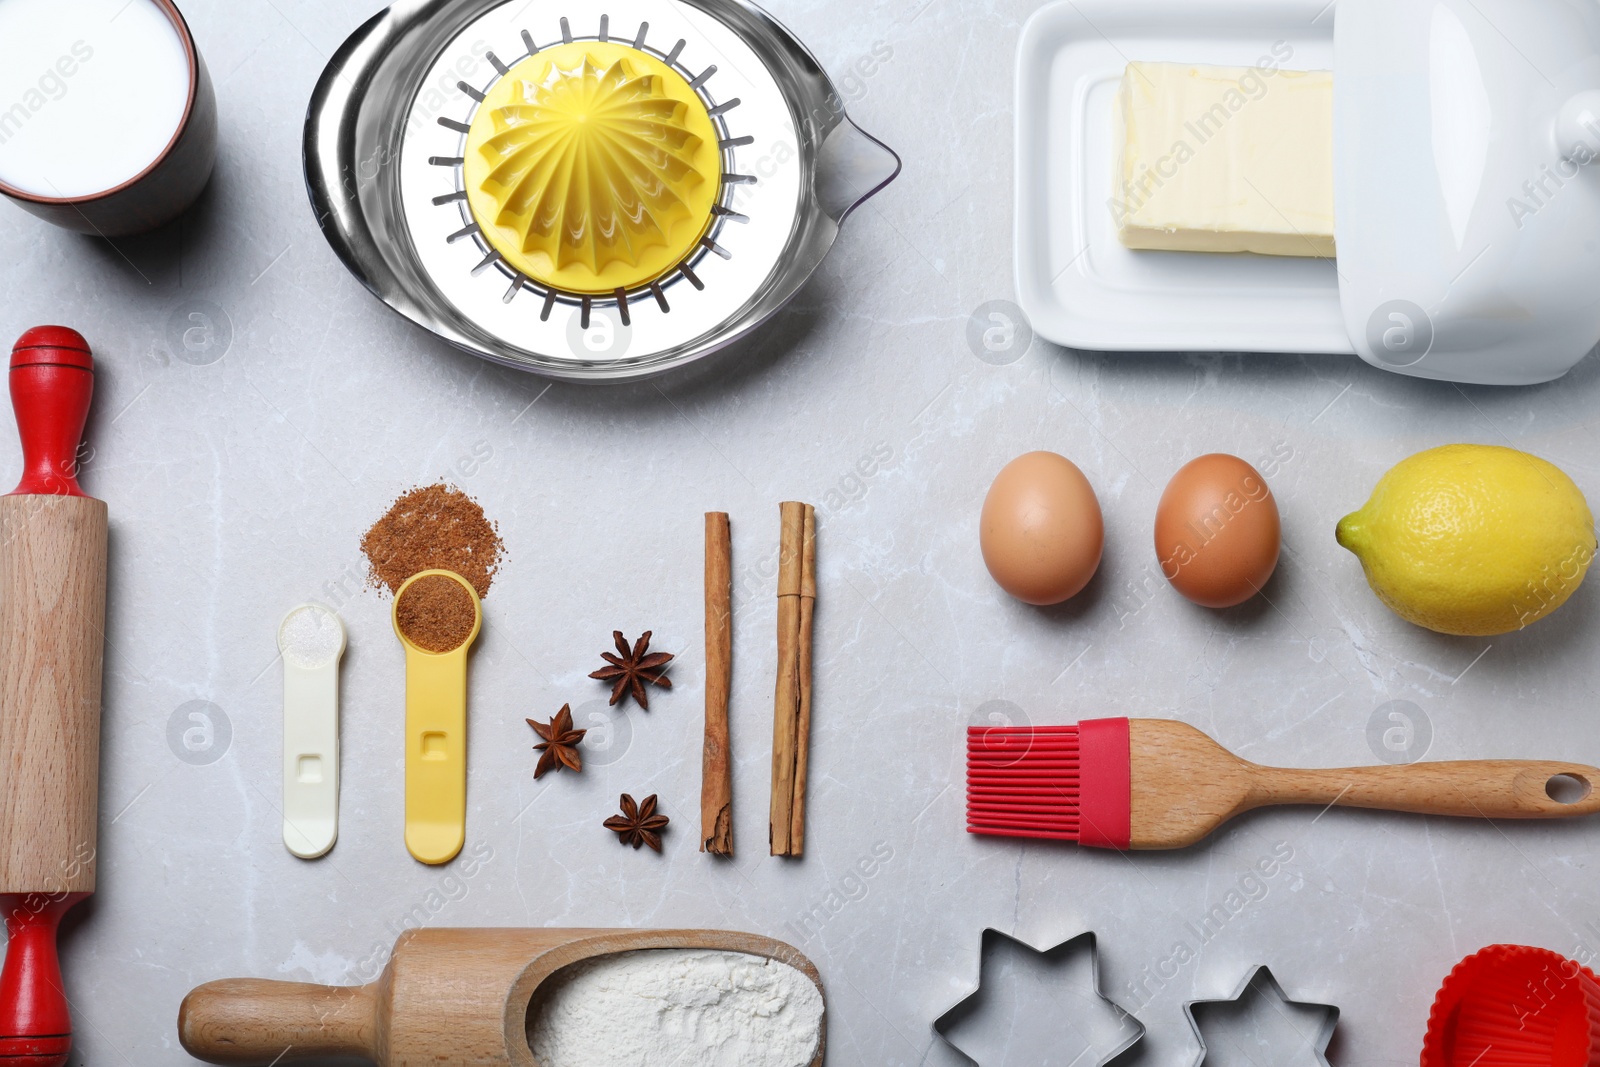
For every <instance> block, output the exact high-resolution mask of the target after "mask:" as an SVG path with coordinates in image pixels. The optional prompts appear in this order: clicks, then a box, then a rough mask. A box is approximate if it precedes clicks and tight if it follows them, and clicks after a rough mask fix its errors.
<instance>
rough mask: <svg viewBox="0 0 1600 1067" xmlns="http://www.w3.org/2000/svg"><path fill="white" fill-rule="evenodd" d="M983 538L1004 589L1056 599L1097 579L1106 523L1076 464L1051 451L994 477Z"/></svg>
mask: <svg viewBox="0 0 1600 1067" xmlns="http://www.w3.org/2000/svg"><path fill="white" fill-rule="evenodd" d="M978 541H979V544H980V545H981V547H982V548H983V562H984V565H985V566H987V567H988V568H989V573H990V574H991V575H992V576H993V577H994V580H995V581H996V582H998V583H999V584H1000V588H1001V589H1004V590H1005V591H1006V592H1008V593H1010V594H1011V595H1012V596H1014V597H1016V598H1017V599H1018V600H1022V601H1026V602H1027V603H1029V604H1059V603H1060V602H1061V601H1063V600H1066V599H1067V598H1068V597H1070V596H1073V595H1075V594H1076V593H1077V592H1078V591H1079V590H1081V589H1082V588H1083V587H1084V586H1086V585H1088V584H1089V579H1090V578H1093V577H1094V572H1095V569H1096V568H1097V567H1099V566H1100V552H1101V550H1102V549H1103V548H1104V547H1105V541H1106V527H1105V520H1104V519H1103V518H1102V517H1101V515H1100V502H1099V501H1098V500H1096V499H1095V497H1094V489H1093V487H1091V486H1090V485H1089V479H1087V478H1085V477H1084V476H1083V472H1082V471H1081V470H1079V469H1078V468H1077V465H1076V464H1074V463H1073V462H1072V461H1071V460H1069V459H1067V458H1066V457H1065V456H1058V455H1056V454H1055V453H1054V452H1029V453H1028V454H1027V455H1023V456H1018V457H1017V458H1016V459H1014V460H1012V461H1011V462H1010V463H1007V464H1006V465H1005V466H1004V467H1002V468H1001V470H1000V473H999V474H997V475H995V479H994V484H993V485H991V486H989V495H988V496H986V497H984V498H983V515H982V517H981V518H980V519H979V523H978Z"/></svg>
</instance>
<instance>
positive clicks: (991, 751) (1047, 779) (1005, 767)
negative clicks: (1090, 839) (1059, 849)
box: [967, 726, 1079, 841]
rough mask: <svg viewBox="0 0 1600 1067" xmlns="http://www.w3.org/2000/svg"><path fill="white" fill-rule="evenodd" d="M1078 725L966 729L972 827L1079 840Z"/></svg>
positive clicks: (969, 822)
mask: <svg viewBox="0 0 1600 1067" xmlns="http://www.w3.org/2000/svg"><path fill="white" fill-rule="evenodd" d="M1078 761H1079V751H1078V728H1077V727H1076V726H1040V727H1033V726H972V727H969V728H968V729H967V832H968V833H971V834H991V835H994V836H998V837H1042V838H1050V839H1053V840H1057V841H1076V840H1077V839H1078V829H1079V825H1078V770H1079V762H1078Z"/></svg>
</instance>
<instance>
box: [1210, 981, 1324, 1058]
mask: <svg viewBox="0 0 1600 1067" xmlns="http://www.w3.org/2000/svg"><path fill="white" fill-rule="evenodd" d="M1252 989H1254V990H1256V991H1257V992H1258V993H1260V994H1262V995H1264V996H1267V997H1275V998H1276V999H1277V1002H1278V1003H1281V1004H1283V1005H1285V1006H1287V1007H1291V1008H1304V1009H1307V1010H1315V1011H1320V1012H1321V1013H1322V1023H1321V1025H1320V1026H1319V1027H1318V1029H1317V1031H1316V1032H1315V1033H1314V1034H1312V1035H1311V1036H1310V1041H1309V1048H1310V1051H1311V1052H1312V1053H1313V1054H1314V1055H1315V1056H1316V1057H1317V1062H1318V1063H1319V1064H1321V1065H1322V1067H1330V1065H1329V1063H1328V1042H1330V1041H1332V1040H1333V1031H1334V1028H1335V1027H1337V1026H1338V1025H1339V1008H1338V1006H1337V1005H1334V1004H1318V1003H1316V1002H1315V1001H1310V1000H1290V999H1289V997H1288V996H1287V995H1286V994H1285V993H1284V991H1283V986H1281V985H1279V984H1278V979H1277V978H1276V977H1275V976H1274V975H1273V973H1272V969H1271V968H1270V967H1268V966H1267V965H1266V964H1264V963H1263V964H1257V965H1256V967H1255V968H1254V969H1253V970H1252V971H1250V972H1249V973H1248V974H1246V975H1245V977H1244V981H1242V982H1240V983H1239V985H1238V987H1237V988H1236V989H1235V990H1234V993H1233V996H1231V997H1225V998H1223V999H1222V1000H1190V1001H1186V1002H1185V1003H1184V1005H1183V1017H1184V1018H1185V1019H1187V1020H1189V1029H1190V1030H1192V1031H1194V1039H1195V1043H1196V1044H1197V1045H1199V1046H1200V1054H1199V1056H1198V1057H1197V1058H1196V1059H1195V1060H1194V1061H1193V1063H1192V1065H1191V1067H1201V1065H1202V1064H1204V1063H1205V1062H1206V1055H1207V1052H1206V1037H1205V1034H1203V1033H1201V1031H1200V1022H1199V1020H1197V1019H1196V1018H1195V1014H1194V1010H1195V1009H1196V1008H1201V1007H1204V1006H1205V1005H1207V1004H1234V1003H1237V1002H1238V1001H1239V1000H1240V999H1241V998H1243V997H1244V995H1245V994H1246V993H1248V992H1250V991H1251V990H1252Z"/></svg>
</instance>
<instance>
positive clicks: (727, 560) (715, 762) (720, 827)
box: [700, 511, 733, 856]
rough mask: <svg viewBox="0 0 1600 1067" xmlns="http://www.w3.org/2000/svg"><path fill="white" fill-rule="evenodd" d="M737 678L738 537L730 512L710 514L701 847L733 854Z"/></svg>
mask: <svg viewBox="0 0 1600 1067" xmlns="http://www.w3.org/2000/svg"><path fill="white" fill-rule="evenodd" d="M732 678H733V540H732V537H731V534H730V531H729V528H728V515H727V513H726V512H722V511H708V512H706V737H705V748H704V751H703V752H702V755H701V762H700V851H701V852H710V853H711V854H713V855H716V856H731V855H733V770H732V766H731V765H730V763H729V760H728V692H729V688H730V685H731V682H732Z"/></svg>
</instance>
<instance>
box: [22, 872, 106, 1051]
mask: <svg viewBox="0 0 1600 1067" xmlns="http://www.w3.org/2000/svg"><path fill="white" fill-rule="evenodd" d="M88 895H89V894H87V893H60V894H55V895H51V894H47V893H4V894H0V910H4V912H5V917H6V932H7V933H9V934H10V935H11V940H10V942H9V943H8V944H7V945H6V965H5V970H4V971H0V1065H3V1067H64V1065H65V1064H66V1062H67V1053H68V1052H70V1051H71V1050H72V1013H71V1010H70V1008H69V1007H68V1005H67V997H66V992H65V989H64V987H63V985H62V981H61V961H60V960H59V959H58V958H57V957H56V927H57V926H59V925H60V924H61V916H63V915H65V914H66V912H67V909H68V908H70V907H72V906H73V905H74V904H76V903H77V902H78V901H80V900H82V899H83V898H84V897H86V896H88Z"/></svg>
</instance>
